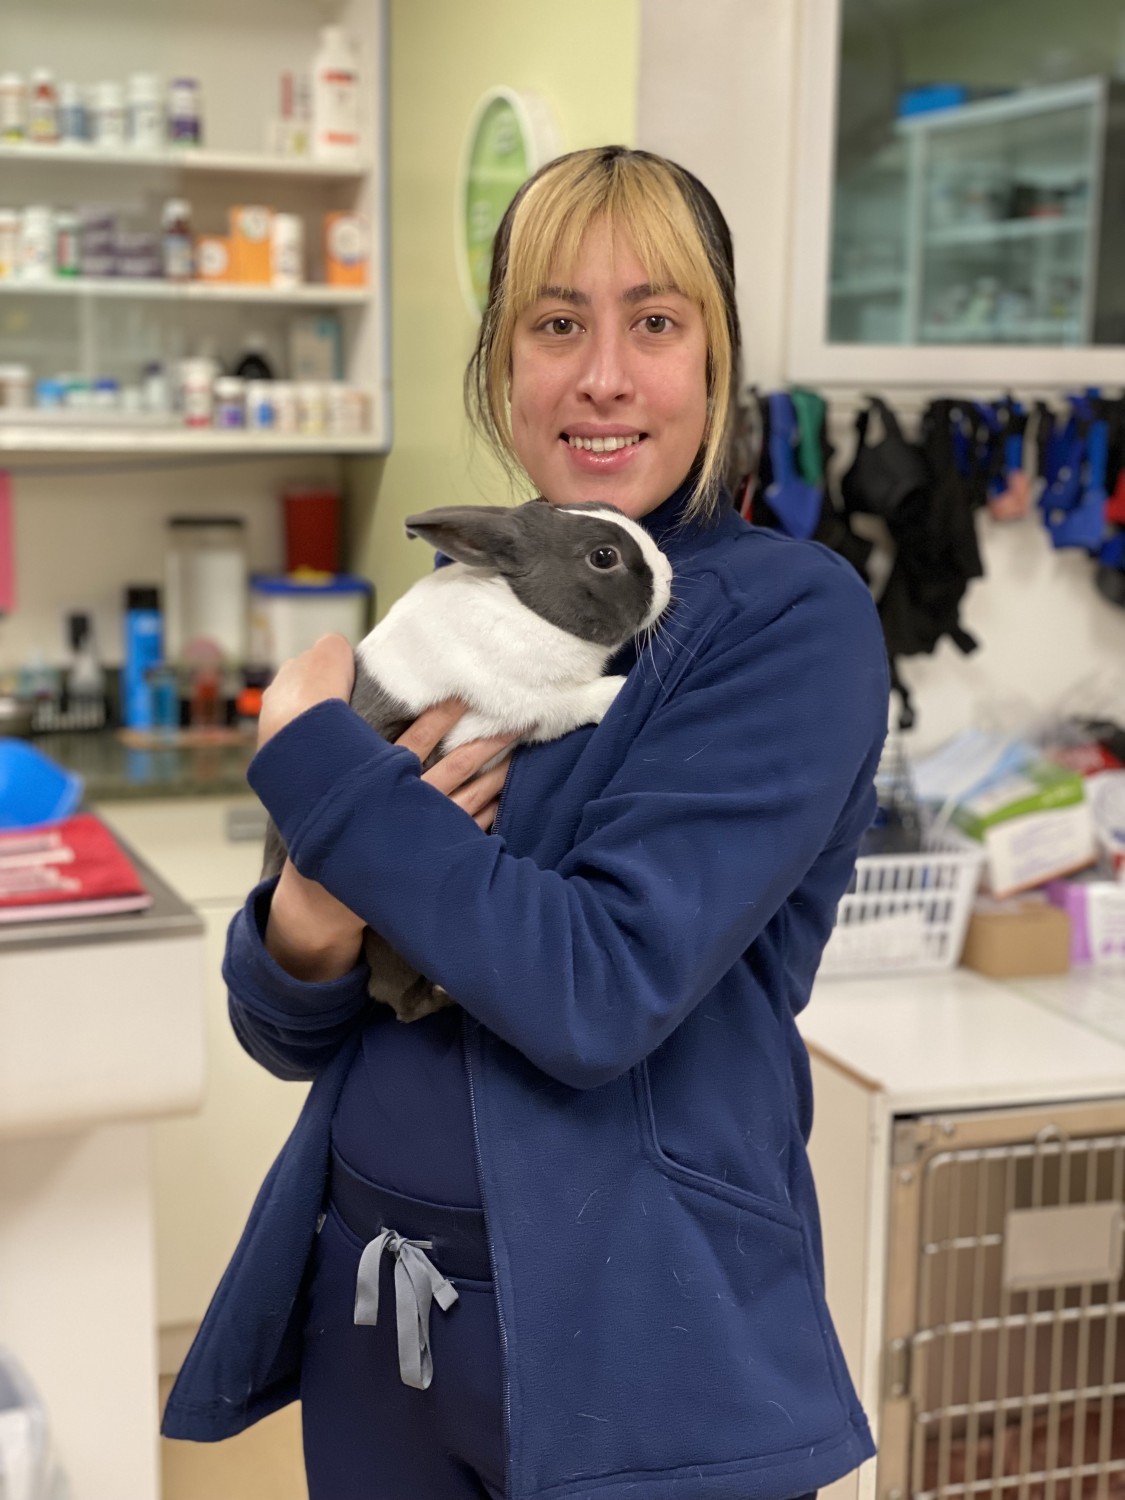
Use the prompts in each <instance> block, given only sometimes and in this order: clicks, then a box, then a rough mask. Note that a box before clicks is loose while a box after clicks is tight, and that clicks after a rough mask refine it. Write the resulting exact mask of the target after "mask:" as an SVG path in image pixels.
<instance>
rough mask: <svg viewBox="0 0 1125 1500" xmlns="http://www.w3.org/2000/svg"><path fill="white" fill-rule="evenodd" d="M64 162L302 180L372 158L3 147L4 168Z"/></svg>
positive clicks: (334, 176)
mask: <svg viewBox="0 0 1125 1500" xmlns="http://www.w3.org/2000/svg"><path fill="white" fill-rule="evenodd" d="M5 165H11V166H34V167H36V168H39V167H46V168H48V170H49V169H50V168H51V167H63V166H82V167H95V168H98V167H104V168H107V169H109V168H115V167H116V168H125V169H126V170H127V171H144V170H148V171H153V170H158V171H161V172H169V171H170V172H188V173H195V172H200V173H213V174H215V175H230V174H235V175H238V176H252V177H292V178H295V179H297V180H298V181H300V180H302V179H306V178H307V179H310V180H313V181H317V182H356V181H358V180H359V179H361V178H363V177H367V176H369V175H370V173H371V170H372V165H373V164H372V162H371V161H370V160H361V161H357V162H355V163H350V162H349V163H340V162H324V161H314V160H312V158H311V157H288V156H267V155H266V153H265V152H254V151H213V150H210V149H208V148H206V147H199V148H195V147H184V148H182V149H179V150H168V151H132V150H122V151H110V150H106V149H105V148H103V147H101V146H92V145H82V144H76V143H72V142H60V143H59V144H57V145H53V146H30V145H0V167H3V166H5Z"/></svg>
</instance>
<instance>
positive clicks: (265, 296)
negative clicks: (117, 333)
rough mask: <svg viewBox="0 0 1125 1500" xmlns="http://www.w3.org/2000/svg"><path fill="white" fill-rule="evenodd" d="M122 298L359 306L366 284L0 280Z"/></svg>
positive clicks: (21, 292) (0, 290) (11, 291)
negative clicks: (292, 284)
mask: <svg viewBox="0 0 1125 1500" xmlns="http://www.w3.org/2000/svg"><path fill="white" fill-rule="evenodd" d="M4 295H14V296H32V297H123V298H127V299H129V300H145V299H153V300H155V301H163V302H275V303H282V304H284V305H285V306H291V307H349V306H362V305H364V304H366V303H368V302H369V301H370V299H371V292H370V290H369V288H368V287H365V286H301V287H296V288H281V287H273V286H257V285H253V284H250V283H248V282H237V281H162V280H161V279H160V278H159V277H151V278H147V279H142V278H140V277H126V276H57V277H55V278H54V279H53V280H51V281H21V280H18V279H13V280H5V281H0V296H4Z"/></svg>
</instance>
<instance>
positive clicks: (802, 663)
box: [165, 493, 887, 1500]
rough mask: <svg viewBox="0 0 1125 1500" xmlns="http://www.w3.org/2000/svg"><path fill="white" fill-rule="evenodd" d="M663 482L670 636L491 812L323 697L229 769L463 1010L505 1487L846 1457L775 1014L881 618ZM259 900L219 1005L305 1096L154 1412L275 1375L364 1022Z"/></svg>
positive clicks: (792, 1089)
mask: <svg viewBox="0 0 1125 1500" xmlns="http://www.w3.org/2000/svg"><path fill="white" fill-rule="evenodd" d="M684 499H685V496H684V495H683V494H682V493H680V494H677V495H676V496H673V497H672V498H671V499H670V500H669V501H668V502H666V503H665V505H664V506H662V507H661V508H660V509H659V510H658V511H656V512H655V513H654V514H653V515H652V516H651V517H649V518H647V519H646V521H645V523H644V524H645V525H646V526H647V527H648V529H649V530H650V531H651V532H652V533H653V535H655V536H656V537H657V539H658V540H659V541H660V543H661V545H662V546H663V547H664V548H665V550H666V551H667V553H668V555H669V557H670V558H671V559H672V562H673V565H674V567H675V572H676V582H675V586H674V593H675V596H676V600H677V603H676V606H675V611H674V614H673V615H672V617H671V619H670V621H669V629H668V631H667V632H666V634H665V635H664V636H663V638H662V640H661V642H660V643H659V644H658V645H657V646H656V648H655V650H654V651H653V653H652V655H651V656H650V655H649V653H648V652H647V651H646V653H645V655H644V657H643V658H642V659H641V660H639V661H638V660H636V659H635V655H634V654H633V652H632V650H631V648H630V649H628V650H626V651H625V652H622V653H621V655H620V656H619V658H618V659H617V660H615V661H614V662H611V663H610V670H613V671H627V672H628V681H627V683H626V686H625V688H624V689H623V690H622V692H621V693H620V695H619V696H618V698H617V700H616V701H615V703H614V704H613V706H612V707H611V709H610V711H609V713H608V714H607V715H606V717H605V719H604V720H603V722H602V723H601V724H600V725H598V726H594V727H587V728H584V729H579V730H576V731H574V732H573V733H572V734H569V735H567V736H565V737H564V738H563V739H561V740H558V741H555V742H552V743H551V744H548V745H542V746H534V747H523V748H521V749H520V750H518V751H517V752H516V755H515V757H514V759H513V764H512V768H511V771H510V774H509V777H508V783H507V786H506V788H505V793H504V798H503V801H502V804H501V808H500V812H499V815H498V818H497V823H496V826H495V828H494V831H493V833H492V834H485V833H483V832H482V831H481V830H480V829H478V828H477V827H476V825H475V824H474V823H473V821H472V819H471V818H469V817H468V815H467V814H465V813H464V812H463V811H462V810H461V809H459V808H458V807H456V806H455V805H454V804H453V803H451V802H450V801H449V800H448V799H446V798H445V797H443V796H442V795H441V794H440V793H439V792H437V791H435V789H434V788H432V787H430V786H428V785H427V784H425V783H423V782H422V781H421V779H420V770H421V768H420V766H419V763H418V760H417V758H416V757H415V756H413V755H412V754H411V753H410V752H408V751H406V750H404V749H401V748H398V747H395V746H392V745H388V744H386V743H385V742H384V741H382V740H381V739H379V737H378V736H377V735H376V734H374V732H373V731H372V730H371V729H370V728H369V727H368V726H367V725H365V724H364V723H363V722H362V721H360V720H359V719H358V718H357V717H356V716H355V715H354V714H353V713H352V711H351V710H350V709H349V708H348V707H347V706H346V705H345V704H343V703H341V702H338V701H333V702H329V703H325V704H321V705H319V706H317V707H316V708H313V709H311V710H309V711H308V712H307V713H305V714H303V715H301V717H300V718H298V719H297V720H295V721H294V722H293V723H292V724H290V725H289V726H287V727H286V728H285V729H284V730H282V731H281V732H280V733H279V734H278V735H276V736H275V738H274V739H273V740H271V741H270V742H269V744H267V745H266V747H265V748H264V749H263V750H262V751H261V752H260V753H259V755H258V756H257V757H256V758H255V761H254V763H253V765H252V767H251V773H250V779H251V783H252V785H253V786H254V788H255V790H256V791H257V792H258V794H259V795H260V796H261V798H262V800H263V802H264V803H265V804H266V806H267V807H268V809H269V811H270V812H271V814H272V815H273V817H274V818H275V820H276V821H277V824H278V826H279V828H280V830H281V832H282V834H283V836H284V838H285V840H286V842H287V844H288V845H289V848H290V851H291V853H292V856H293V858H294V861H295V863H296V864H297V867H298V868H299V869H300V870H301V872H302V873H303V874H305V875H307V876H309V877H311V878H313V879H316V880H318V881H321V882H322V883H323V884H324V885H325V886H326V887H327V889H329V890H330V891H332V892H333V893H334V894H335V895H337V896H338V897H339V898H340V899H341V900H342V901H344V902H345V903H346V904H347V905H348V906H349V907H351V908H352V909H353V910H354V911H356V912H357V913H358V914H359V915H361V916H362V917H363V918H364V919H365V920H366V921H367V922H368V923H370V925H371V926H372V927H374V928H376V929H377V930H378V931H380V932H381V933H382V934H383V935H384V936H385V937H387V938H388V939H389V940H390V942H391V943H392V944H393V945H394V946H395V947H396V948H397V949H398V950H399V951H400V952H401V953H402V954H403V956H404V957H406V958H408V959H409V960H410V961H411V962H412V963H414V964H415V966H416V967H417V968H419V969H420V970H422V971H423V972H424V973H426V974H427V975H428V976H430V977H431V978H432V979H434V980H437V981H438V982H440V983H441V984H442V985H444V986H445V988H446V989H448V990H449V991H450V993H451V994H453V995H454V996H456V998H457V1000H458V1001H459V1003H460V1005H461V1006H462V1007H463V1012H464V1030H465V1056H466V1065H467V1069H468V1082H469V1088H470V1097H471V1102H472V1117H473V1122H474V1133H475V1138H476V1139H475V1142H474V1145H475V1150H476V1155H477V1165H478V1169H479V1175H480V1186H481V1190H482V1198H483V1202H484V1206H485V1211H486V1215H487V1218H488V1224H489V1233H490V1240H491V1245H492V1252H493V1261H494V1267H495V1272H496V1286H497V1295H498V1299H499V1305H500V1315H501V1325H502V1333H503V1345H504V1350H505V1382H506V1387H507V1398H508V1399H507V1409H508V1413H509V1415H508V1422H507V1433H506V1437H507V1450H508V1465H509V1482H508V1489H509V1500H546V1497H548V1496H549V1497H551V1500H578V1497H587V1496H589V1497H593V1496H595V1495H596V1496H598V1497H602V1500H612V1497H614V1496H616V1495H618V1494H621V1495H624V1494H626V1493H628V1495H629V1496H630V1497H631V1500H672V1497H673V1496H674V1497H676V1500H684V1497H687V1496H689V1495H690V1496H691V1497H692V1500H747V1497H749V1496H760V1497H762V1500H782V1497H784V1496H787V1495H792V1494H796V1493H801V1492H803V1491H807V1490H811V1489H815V1488H817V1487H819V1486H821V1485H823V1484H826V1483H828V1482H829V1481H830V1480H831V1479H833V1478H836V1477H838V1475H840V1474H842V1473H845V1472H847V1470H848V1469H850V1468H852V1467H854V1465H855V1464H856V1463H858V1462H860V1461H861V1460H862V1459H863V1458H864V1457H866V1456H868V1455H869V1454H870V1452H871V1443H870V1437H869V1435H868V1432H867V1426H866V1422H865V1420H864V1417H863V1414H862V1411H861V1410H860V1408H859V1405H858V1402H857V1400H856V1397H855V1393H854V1391H853V1389H852V1386H851V1383H850V1381H849V1378H848V1373H847V1370H846V1367H845V1365H844V1362H843V1359H842V1356H841V1354H840V1350H839V1346H838V1343H837V1341H836V1337H835V1333H834V1331H833V1329H832V1325H831V1320H830V1318H829V1315H828V1312H827V1309H826V1306H825V1302H824V1290H823V1277H822V1272H821V1265H820V1238H819V1228H818V1221H817V1213H816V1202H815V1194H814V1191H813V1186H812V1180H811V1176H810V1173H809V1169H808V1161H807V1156H806V1152H805V1143H806V1140H807V1137H808V1132H809V1129H810V1126H811V1107H812V1103H811V1092H810V1086H809V1073H808V1060H807V1056H806V1053H805V1049H804V1047H803V1045H802V1043H801V1040H800V1036H799V1034H798V1032H797V1028H796V1025H795V1020H794V1018H795V1016H796V1015H797V1013H798V1012H799V1010H800V1009H801V1008H802V1006H803V1005H804V1004H805V1003H806V1001H807V999H808V994H809V990H810V987H811V984H812V980H813V976H814V974H815V971H816V966H817V963H818V961H819V957H820V953H821V951H822V948H823V945H824V942H825V941H826V939H827V936H828V933H829V932H830V930H831V926H832V922H833V919H834V913H835V907H836V903H837V901H838V898H839V896H840V894H841V893H842V891H843V890H844V888H845V886H846V884H847V880H848V878H849V875H850V872H851V868H852V865H853V863H854V858H855V853H856V848H857V845H858V841H859V838H860V836H861V834H862V833H863V831H864V829H865V828H866V827H867V825H868V823H869V822H870V819H871V816H872V813H873V811H874V796H873V791H872V778H873V774H874V770H875V766H876V764H877V760H878V754H879V750H880V747H881V743H882V739H883V734H884V730H885V725H886V706H887V673H886V662H885V654H884V650H883V645H882V638H881V634H880V630H879V625H878V620H877V618H876V614H875V610H874V607H873V605H872V603H871V600H870V598H869V596H868V594H867V592H866V590H865V589H864V587H863V585H862V584H861V582H860V581H859V579H858V577H857V576H856V575H855V574H854V572H852V570H851V569H850V567H848V565H846V564H845V563H843V562H842V561H841V560H840V559H839V558H837V557H835V556H833V555H832V554H830V553H828V552H826V551H825V550H824V549H823V548H820V547H818V546H816V545H815V544H811V543H798V542H792V541H789V540H787V539H785V538H782V537H780V536H777V535H775V534H773V533H769V532H763V531H760V530H756V529H754V528H752V527H750V526H748V525H746V524H745V523H744V522H743V521H741V520H740V519H739V518H738V516H737V515H735V514H734V512H733V511H732V510H731V508H730V507H729V505H728V506H726V507H725V508H724V510H723V512H722V514H721V516H720V517H719V519H718V520H717V521H715V522H713V523H710V524H702V523H694V524H691V525H687V526H682V525H679V524H677V523H678V522H679V521H680V518H681V514H682V507H683V503H684ZM268 896H269V888H268V887H266V888H260V889H259V891H258V892H257V893H255V895H254V896H253V897H252V900H251V902H250V903H248V906H247V908H246V909H245V910H244V912H243V913H242V914H240V916H239V917H237V918H236V919H235V922H234V923H233V924H232V929H231V934H230V941H229V947H228V954H227V961H226V973H227V977H228V983H229V985H230V990H231V1005H232V1016H233V1017H234V1020H235V1024H236V1027H237V1029H238V1031H239V1035H240V1036H241V1038H242V1039H243V1042H244V1044H245V1045H246V1046H247V1048H248V1049H249V1050H250V1051H251V1052H252V1053H253V1054H254V1055H255V1056H257V1057H258V1058H259V1059H260V1060H261V1061H262V1062H263V1063H264V1064H265V1065H266V1066H267V1067H270V1068H271V1069H272V1070H273V1071H275V1072H278V1073H279V1074H281V1075H282V1076H289V1077H306V1078H312V1079H314V1084H313V1088H312V1090H311V1091H310V1095H309V1100H308V1103H307V1104H306V1107H305V1111H304V1113H303V1115H302V1118H301V1121H300V1122H299V1123H298V1126H297V1127H296V1129H295V1131H294V1134H293V1137H291V1139H290V1141H289V1142H288V1143H287V1146H286V1148H285V1150H284V1151H283V1153H282V1156H281V1157H280V1158H279V1161H278V1163H277V1164H275V1167H274V1169H273V1172H272V1173H271V1176H270V1178H269V1179H268V1180H267V1183H266V1185H265V1186H264V1188H263V1191H262V1194H261V1196H260V1198H259V1201H258V1203H257V1204H256V1206H255V1210H254V1214H253V1215H252V1217H251V1221H250V1223H249V1225H248V1226H247V1230H246V1233H245V1235H244V1237H243V1241H242V1243H241V1244H240V1246H239V1249H238V1251H237V1252H236V1255H235V1259H234V1261H233V1262H232V1265H231V1267H230V1269H229V1270H228V1272H227V1275H226V1277H225V1278H224V1282H223V1284H222V1285H221V1286H220V1288H219V1291H218V1292H217V1294H216V1299H215V1303H214V1304H213V1308H212V1311H211V1313H209V1315H208V1320H207V1322H206V1323H205V1324H204V1328H203V1329H202V1331H201V1333H200V1336H199V1338H198V1339H197V1341H196V1345H195V1347H194V1348H193V1350H192V1353H191V1355H189V1359H188V1361H187V1362H186V1364H185V1367H184V1371H183V1373H182V1374H181V1377H180V1381H179V1382H178V1384H177V1387H176V1390H175V1392H174V1393H173V1396H172V1398H171V1400H170V1402H169V1407H168V1411H167V1413H166V1416H165V1430H166V1431H168V1432H170V1433H171V1435H178V1436H194V1437H209V1436H210V1437H217V1436H223V1435H224V1434H225V1433H226V1432H229V1431H236V1430H238V1428H239V1427H240V1426H244V1425H246V1423H247V1422H249V1421H253V1420H255V1419H256V1418H257V1417H258V1416H261V1415H264V1414H265V1412H266V1411H268V1410H272V1409H274V1408H275V1407H276V1406H278V1405H281V1404H282V1403H283V1402H284V1401H285V1400H288V1399H291V1398H292V1396H293V1395H294V1394H295V1386H296V1370H297V1368H298V1365H299V1358H300V1347H299V1327H300V1308H301V1297H300V1282H301V1274H302V1269H303V1265H304V1257H305V1256H307V1250H308V1246H309V1244H310V1243H311V1237H312V1234H313V1233H314V1227H315V1216H316V1213H317V1212H318V1211H319V1207H320V1201H321V1197H322V1195H323V1191H324V1176H323V1173H324V1167H325V1164H326V1160H327V1143H328V1133H329V1128H330V1122H331V1117H332V1110H333V1108H334V1104H335V1100H336V1098H337V1097H338V1095H339V1090H340V1085H341V1082H342V1079H343V1077H344V1076H345V1074H346V1072H347V1069H348V1067H349V1066H350V1060H351V1058H352V1056H354V1053H355V1048H356V1040H357V1037H358V1035H359V1033H360V1030H361V1029H362V1028H363V1027H364V1026H370V1025H372V1024H374V1025H379V1024H397V1023H395V1022H393V1020H391V1019H386V1020H384V1019H381V1018H380V1017H378V1016H373V1013H372V1009H371V1007H370V1005H369V1003H368V1001H367V999H366V994H365V987H364V981H365V977H366V976H365V973H364V971H363V968H362V965H361V966H359V967H357V969H356V970H355V971H353V973H352V974H351V975H348V976H345V977H344V978H343V979H341V980H338V981H336V982H335V983H334V984H331V985H324V986H318V985H301V984H299V983H297V982H296V981H293V980H290V979H288V977H287V976H284V975H282V974H281V971H280V970H277V968H276V965H273V963H272V960H270V959H269V956H268V954H266V952H265V950H264V947H263V945H262V940H261V917H262V915H263V913H262V909H261V908H262V903H264V902H266V901H268ZM255 903H257V905H256V907H255ZM255 910H257V919H255V915H254V913H255ZM386 1014H387V1017H388V1018H389V1015H390V1013H389V1012H387V1013H386ZM419 1114H420V1116H421V1117H423V1118H424V1101H419ZM419 1128H424V1126H423V1125H420V1127H419Z"/></svg>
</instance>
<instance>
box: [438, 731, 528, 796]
mask: <svg viewBox="0 0 1125 1500" xmlns="http://www.w3.org/2000/svg"><path fill="white" fill-rule="evenodd" d="M517 739H519V735H518V734H497V735H492V736H490V737H489V738H488V739H486V740H469V741H468V743H467V744H464V745H458V746H457V748H456V749H455V750H451V751H450V752H449V754H448V755H443V756H442V758H441V759H440V760H439V761H436V762H435V764H434V765H432V766H431V767H430V769H429V770H428V771H427V772H426V773H425V774H424V775H423V777H422V780H423V781H428V782H429V783H430V784H431V786H436V787H437V789H438V791H439V792H444V793H445V795H446V796H447V797H452V796H453V794H454V792H456V791H458V790H459V789H460V788H462V787H464V786H465V784H466V782H472V780H473V778H474V777H475V776H478V774H479V773H480V771H481V769H482V767H484V766H486V765H488V762H489V761H490V760H492V759H493V758H494V757H495V756H497V755H499V754H500V752H501V751H502V750H507V749H508V747H509V746H510V745H511V744H513V742H514V741H515V740H517ZM496 769H497V770H500V771H501V772H502V773H503V775H506V774H507V760H505V761H504V764H503V766H501V767H497V768H496ZM486 774H488V775H491V773H486ZM503 775H502V776H501V785H502V784H503ZM455 800H457V799H455ZM461 805H464V804H463V803H462V804H461Z"/></svg>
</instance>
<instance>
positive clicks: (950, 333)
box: [922, 318, 1080, 345]
mask: <svg viewBox="0 0 1125 1500" xmlns="http://www.w3.org/2000/svg"><path fill="white" fill-rule="evenodd" d="M1079 333H1080V330H1079V327H1078V324H1077V323H1076V321H1075V320H1074V319H1073V318H1028V319H1026V320H1025V321H1024V322H1022V323H1013V324H1011V325H1010V326H1008V327H1006V328H996V327H994V326H993V325H992V324H989V325H987V326H986V327H984V328H981V327H979V326H977V325H975V324H973V325H969V324H965V323H923V324H922V340H923V342H924V343H927V344H1005V345H1007V344H1064V343H1077V342H1078V339H1079Z"/></svg>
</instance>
